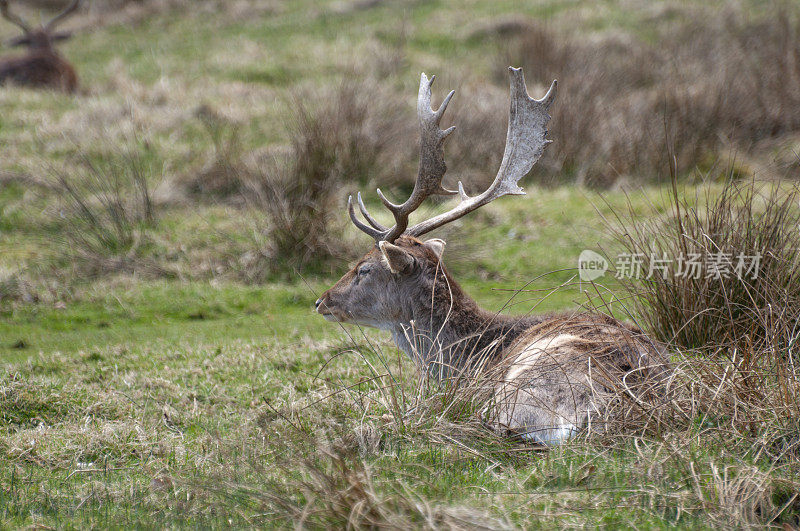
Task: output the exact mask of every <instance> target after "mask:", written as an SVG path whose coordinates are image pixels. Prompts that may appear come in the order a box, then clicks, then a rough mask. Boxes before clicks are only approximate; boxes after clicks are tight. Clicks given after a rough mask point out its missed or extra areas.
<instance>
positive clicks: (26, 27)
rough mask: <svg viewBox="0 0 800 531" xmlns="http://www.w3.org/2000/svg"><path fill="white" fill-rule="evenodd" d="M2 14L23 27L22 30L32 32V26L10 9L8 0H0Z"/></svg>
mask: <svg viewBox="0 0 800 531" xmlns="http://www.w3.org/2000/svg"><path fill="white" fill-rule="evenodd" d="M0 14H2V15H3V18H4V19H6V20H8V21H9V22H11V23H12V24H16V25H17V26H19V27H20V28H22V31H24V32H25V33H31V31H32V30H31V27H30V26H29V25H28V24H27V23H26V22H25V21H24V20H23V19H22V18H21V17H19V16H17V15H14V14H12V13H11V11H9V9H8V0H0Z"/></svg>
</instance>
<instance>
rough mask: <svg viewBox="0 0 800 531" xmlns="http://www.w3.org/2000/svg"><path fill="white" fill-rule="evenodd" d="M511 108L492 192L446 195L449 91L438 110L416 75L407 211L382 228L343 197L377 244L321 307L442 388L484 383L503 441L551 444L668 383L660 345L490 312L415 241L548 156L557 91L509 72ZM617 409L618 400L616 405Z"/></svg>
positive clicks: (592, 319)
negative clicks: (370, 334) (448, 199)
mask: <svg viewBox="0 0 800 531" xmlns="http://www.w3.org/2000/svg"><path fill="white" fill-rule="evenodd" d="M510 74H511V110H510V115H509V124H508V134H507V137H506V147H505V152H504V155H503V160H502V163H501V164H500V169H499V171H498V173H497V176H496V177H495V179H494V182H493V183H492V184H491V185H490V186H489V188H488V189H487V190H486V191H484V192H483V193H482V194H480V195H477V196H474V197H470V196H468V195H467V194H466V193H465V192H464V187H463V186H462V184H461V182H459V183H458V190H456V191H450V190H446V189H445V188H443V186H442V178H443V176H444V174H445V171H446V169H447V168H446V164H445V160H444V148H443V145H444V141H445V139H446V138H447V137H448V136H449V135H450V134H451V133H452V132H453V131H454V130H455V127H450V128H448V129H445V130H441V129H440V128H439V125H440V121H441V119H442V115H443V114H444V111H445V109H446V108H447V105H448V103H449V102H450V99H451V98H452V97H453V94H454V91H451V92H450V93H449V94H448V95H447V97H446V98H445V99H444V101H443V103H442V104H441V106H440V107H439V109H438V110H434V109H433V108H432V107H431V85H432V83H433V80H434V77H431V78H430V79H428V77H427V76H426V75H425V74H424V73H423V74H422V77H421V81H420V87H419V97H418V101H417V114H418V118H419V130H420V135H421V146H420V163H419V172H418V176H417V180H416V183H415V185H414V188H413V191H412V192H411V196H410V197H409V198H408V199H407V200H406V201H405V202H404V203H402V204H399V205H398V204H394V203H392V202H390V201H389V200H388V199H387V198H386V196H384V194H383V193H382V192H381V191H380V189H378V196H379V197H380V199H381V201H382V202H383V204H384V205H385V206H386V208H387V209H388V210H389V211H390V212H391V213H392V214H393V216H394V220H395V222H394V225H393V226H391V227H386V226H384V225H382V224H381V223H379V222H378V221H377V220H376V219H375V218H374V217H373V216H371V215H370V213H369V212H368V210H367V208H366V207H365V205H364V202H363V201H362V199H361V194H360V193H359V194H358V196H357V202H358V207H359V210H360V211H361V214H362V216H363V218H364V220H365V221H366V223H365V222H364V221H362V220H361V219H359V217H358V216H357V214H356V212H355V210H354V201H353V197H352V196H351V197H350V198H349V199H348V211H349V214H350V218H351V220H352V222H353V223H354V224H355V225H356V227H358V228H359V229H360V230H361V231H363V232H365V233H367V234H368V235H370V236H371V237H373V238H374V239H375V242H376V245H375V247H374V248H373V249H372V250H370V251H369V252H368V253H367V254H366V255H365V256H364V257H363V258H362V259H361V260H360V261H359V262H358V263H357V265H356V266H355V267H354V268H353V269H352V270H350V271H349V272H347V273H346V274H345V275H344V276H343V277H342V278H341V279H340V280H339V281H338V282H337V283H336V284H335V285H334V286H333V287H332V288H330V289H329V290H327V291H326V292H325V293H324V294H323V295H322V296H321V297H320V298H319V299H318V300H317V302H316V309H317V312H318V313H320V314H322V315H323V316H324V317H325V318H326V319H327V320H329V321H338V322H340V323H354V324H357V325H363V326H370V327H375V328H379V329H382V330H387V331H390V332H391V333H392V336H393V338H394V341H395V343H396V344H397V346H398V347H399V348H400V349H401V350H403V351H405V352H406V353H407V354H408V355H409V356H411V357H412V358H414V359H415V360H416V361H418V362H419V363H420V364H421V365H422V366H423V367H424V370H427V371H428V372H429V373H430V374H431V375H433V376H434V377H435V378H437V379H440V380H441V379H445V378H450V377H452V376H453V375H458V374H465V373H468V374H469V373H473V374H474V373H480V375H481V376H482V377H485V378H491V380H490V385H489V389H490V390H491V394H492V395H493V398H492V399H491V400H490V404H491V405H490V406H489V407H488V408H487V413H488V418H489V422H490V424H491V426H492V427H493V428H495V429H497V430H499V431H502V432H504V433H506V434H516V435H519V436H522V437H523V438H525V439H528V440H532V441H535V442H538V443H544V444H558V443H561V442H563V441H565V440H567V439H569V438H570V437H571V436H572V435H573V434H575V433H578V432H579V431H581V430H582V429H584V428H586V427H587V426H589V425H591V423H592V421H593V420H594V422H595V425H597V423H598V422H599V420H598V419H601V418H603V415H604V414H605V412H606V410H607V407H608V406H609V404H610V403H611V397H612V396H617V397H619V396H620V395H619V391H620V388H621V387H624V388H625V389H624V390H623V392H628V393H629V394H630V393H631V392H633V391H632V389H633V388H634V387H635V386H634V382H638V384H639V389H642V390H643V392H644V388H645V387H647V386H649V385H650V383H649V382H650V381H652V379H650V380H646V379H645V378H644V375H647V376H648V378H649V377H650V376H651V375H654V374H655V375H658V374H661V375H663V374H664V372H665V371H664V370H663V367H665V365H664V364H665V363H666V362H665V361H664V360H665V357H664V355H663V354H662V350H661V348H660V347H658V346H657V345H655V344H654V343H653V342H651V341H650V340H648V339H647V338H646V337H645V336H644V335H642V333H641V332H640V331H639V330H638V329H636V328H634V327H632V326H629V325H627V324H624V323H621V322H619V321H617V320H615V319H613V318H612V317H609V316H606V315H602V314H598V313H590V312H584V313H574V314H571V315H568V314H554V315H543V316H524V317H511V316H504V315H499V314H497V313H494V312H489V311H486V310H484V309H482V308H480V307H479V306H478V304H477V303H476V302H475V301H474V300H473V299H472V298H470V297H469V296H468V295H467V294H466V293H465V292H464V291H463V290H462V289H461V287H460V286H459V285H458V284H457V283H456V281H455V280H453V278H452V277H451V276H450V274H449V273H448V271H447V269H445V267H444V265H443V264H442V253H443V250H444V247H445V242H444V241H442V240H440V239H430V240H427V241H422V240H420V239H419V238H420V237H421V236H422V235H423V234H427V233H429V232H431V231H433V230H434V229H437V228H439V227H441V226H443V225H445V224H446V223H449V222H451V221H453V220H456V219H458V218H460V217H462V216H464V215H465V214H468V213H469V212H472V211H473V210H476V209H478V208H480V207H482V206H483V205H486V204H487V203H489V202H491V201H494V200H495V199H497V198H499V197H502V196H504V195H521V194H524V193H525V192H524V191H523V190H522V189H521V188H520V187H519V185H518V182H519V180H520V179H521V178H522V177H523V176H525V175H526V174H527V173H528V172H529V171H530V169H531V168H532V167H533V165H534V163H535V162H536V161H537V160H538V159H539V157H540V156H541V155H542V152H543V151H544V148H545V146H546V145H547V144H548V143H550V142H551V141H550V140H547V139H546V136H547V129H546V125H547V123H548V121H549V120H550V116H549V114H548V109H549V108H550V106H551V105H552V104H553V101H554V100H555V97H556V81H553V83H552V85H551V86H550V89H549V90H548V91H547V94H546V95H545V96H544V97H543V98H542V99H540V100H536V99H533V98H531V97H530V96H529V95H528V91H527V87H526V85H525V79H524V77H523V73H522V70H521V69H515V68H510ZM433 194H441V195H458V196H459V198H460V201H459V203H458V204H457V205H456V206H455V207H454V208H453V209H452V210H449V211H448V212H445V213H443V214H439V215H437V216H434V217H433V218H431V219H428V220H426V221H422V222H420V223H418V224H416V225H413V226H409V215H410V214H411V213H412V212H414V211H415V210H416V209H417V208H418V207H419V206H420V205H421V203H422V202H423V201H424V200H425V199H426V198H427V197H428V196H430V195H433ZM615 403H618V402H615Z"/></svg>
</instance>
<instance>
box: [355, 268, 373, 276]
mask: <svg viewBox="0 0 800 531" xmlns="http://www.w3.org/2000/svg"><path fill="white" fill-rule="evenodd" d="M369 271H370V267H369V266H367V265H363V266H361V267H359V268H358V276H360V277H363V276H365V275H366V274H367V273H369Z"/></svg>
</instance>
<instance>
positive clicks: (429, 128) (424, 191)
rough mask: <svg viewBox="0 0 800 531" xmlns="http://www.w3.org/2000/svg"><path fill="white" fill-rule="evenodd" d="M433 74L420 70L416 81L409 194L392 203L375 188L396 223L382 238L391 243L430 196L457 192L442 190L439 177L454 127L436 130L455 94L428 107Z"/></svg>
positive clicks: (452, 92)
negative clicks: (415, 140) (416, 139)
mask: <svg viewBox="0 0 800 531" xmlns="http://www.w3.org/2000/svg"><path fill="white" fill-rule="evenodd" d="M435 79H436V76H431V77H430V79H428V76H426V75H425V73H424V72H423V73H422V75H421V76H420V80H419V95H418V96H417V118H418V119H419V135H420V146H419V170H418V171H417V180H416V181H415V182H414V189H413V190H412V191H411V196H410V197H409V198H408V199H407V200H406V201H405V202H404V203H403V204H401V205H395V204H394V203H392V202H391V201H389V200H388V199H386V197H385V196H384V195H383V192H381V190H380V189H378V196H379V197H380V198H381V201H383V204H384V205H386V208H388V209H389V210H390V211H391V212H392V214H393V215H394V219H395V225H394V227H392V229H391V231H389V232H388V234H387V235H386V237H385V239H386V241H389V242H392V241H394V240H395V239H397V237H398V236H400V235H401V234H403V233H404V232H405V230H406V228H407V227H408V216H409V215H410V214H411V213H412V212H414V211H415V210H416V209H417V208H419V206H420V205H421V204H422V202H423V201H425V199H427V198H428V197H430V196H431V195H452V194H454V193H456V192H452V191H450V190H445V189H444V188H443V187H442V178H444V174H445V172H447V164H446V163H445V160H444V141H445V140H446V139H447V137H448V136H450V135H451V134H452V133H453V131H455V130H456V128H455V126H453V127H449V128H447V129H445V130H441V129H439V124H440V123H441V121H442V116H444V112H445V110H447V105H448V104H449V103H450V100H451V99H452V98H453V95H454V94H455V91H454V90H451V91H450V93H449V94H448V95H447V96H446V97H445V98H444V100H443V101H442V104H441V105H440V106H439V108H438V109H436V110H433V107H432V106H431V86H432V85H433V82H434V80H435Z"/></svg>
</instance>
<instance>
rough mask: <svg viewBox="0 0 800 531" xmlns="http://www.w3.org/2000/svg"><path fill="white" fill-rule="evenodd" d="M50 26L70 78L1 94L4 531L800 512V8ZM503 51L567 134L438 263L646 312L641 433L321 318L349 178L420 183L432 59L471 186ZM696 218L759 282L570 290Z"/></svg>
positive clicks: (175, 15) (519, 7)
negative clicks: (533, 401)
mask: <svg viewBox="0 0 800 531" xmlns="http://www.w3.org/2000/svg"><path fill="white" fill-rule="evenodd" d="M34 4H35V5H34ZM52 4H53V2H49V1H48V2H31V3H30V5H28V6H25V7H22V8H20V9H19V11H20V12H22V13H24V14H25V15H26V16H28V17H30V19H32V20H35V19H36V17H38V16H39V15H38V13H39V10H40V9H45V10H46V9H47V8H48V7H52ZM68 26H69V27H70V29H74V30H75V32H76V33H75V36H74V38H73V39H72V40H70V41H68V42H66V43H64V44H63V45H61V46H60V47H59V49H60V50H61V52H62V53H63V55H64V56H65V57H68V58H69V60H70V61H71V62H72V63H73V64H74V65H75V67H76V70H77V71H78V73H79V75H80V80H81V90H80V92H79V93H78V94H75V95H65V94H59V93H54V92H48V91H36V90H32V89H26V88H22V87H11V86H3V87H0V527H3V528H21V527H39V528H86V527H100V528H129V527H134V526H136V527H190V526H191V527H230V526H233V527H292V526H296V527H301V528H302V527H310V528H331V527H332V528H339V527H346V526H351V527H353V528H363V527H388V528H399V527H406V528H407V527H423V528H458V529H462V528H463V529H474V528H484V529H498V528H503V529H505V528H518V527H519V528H552V527H565V528H573V527H635V528H642V527H646V528H662V527H664V528H666V527H686V528H718V527H737V528H750V527H763V526H775V527H780V526H784V528H796V527H797V526H798V525H800V496H799V495H798V493H800V481H798V479H797V478H798V474H799V473H800V459H799V458H798V456H799V455H800V454H799V453H798V445H799V444H800V431H798V430H800V425H798V421H797V419H798V418H800V416H798V414H799V413H800V411H799V410H800V386H798V379H797V377H798V376H800V374H798V371H800V368H795V360H797V359H798V358H797V354H796V333H795V329H794V325H795V324H796V323H797V321H798V315H800V306H797V305H796V304H795V303H800V293H799V292H798V288H796V287H793V286H795V285H800V283H798V282H796V281H797V280H798V279H797V278H796V274H795V273H794V271H796V270H798V268H797V267H795V266H796V265H797V262H796V261H795V260H796V258H797V247H800V245H798V246H794V244H795V243H796V242H797V238H798V237H800V236H798V233H797V230H796V227H797V226H798V225H797V221H798V217H797V215H798V203H797V197H798V196H797V195H796V194H797V188H796V185H795V181H794V180H793V179H794V178H796V175H797V170H798V165H799V164H800V159H798V156H797V152H798V151H797V150H798V148H799V147H800V135H798V132H800V88H798V87H800V84H798V83H800V37H798V35H799V34H798V31H800V12H799V11H798V10H797V8H796V6H793V5H792V4H790V3H786V4H780V5H777V6H776V5H766V4H765V3H762V2H755V1H753V2H740V3H736V4H735V5H734V4H732V3H726V2H677V1H675V2H672V1H663V2H661V1H660V2H617V1H604V2H584V1H576V2H556V1H536V2H533V1H531V2H519V1H491V0H471V1H469V2H459V3H456V2H445V1H402V0H385V1H383V2H372V1H364V0H352V1H325V2H312V1H310V0H300V1H280V0H235V1H230V2H219V1H213V0H200V1H188V0H141V1H129V2H125V1H122V0H120V1H114V2H107V3H102V4H101V3H99V2H95V3H91V4H90V5H89V7H88V8H87V9H86V10H85V11H84V12H82V13H81V14H80V15H78V16H76V17H74V18H73V19H71V20H70V22H69V24H68ZM15 31H16V30H15V28H14V27H13V26H11V25H9V24H6V23H4V22H0V39H2V40H3V41H5V40H6V39H7V38H10V37H12V36H14V35H15V34H16V33H15ZM509 64H514V65H521V66H523V67H524V68H525V72H526V78H527V81H528V85H529V90H530V91H531V93H532V94H535V95H538V96H541V95H542V94H543V93H544V90H546V87H547V86H548V85H549V82H550V81H551V80H552V78H556V77H557V78H558V79H559V83H560V90H561V92H560V95H559V100H558V101H557V103H556V107H555V108H554V111H553V121H552V122H551V128H550V138H552V139H553V140H554V144H552V145H551V146H550V147H549V148H548V151H547V152H546V155H545V157H544V158H543V159H542V160H541V161H540V162H539V164H537V166H536V167H535V168H534V170H533V171H532V172H531V174H530V175H529V176H528V177H527V178H526V179H524V180H523V181H522V184H523V186H524V188H525V189H526V192H527V195H526V196H521V197H510V198H504V199H502V200H500V201H497V202H495V203H493V204H491V205H489V206H488V207H486V208H484V209H481V210H480V211H478V212H476V213H474V214H472V215H471V216H468V217H466V218H464V219H463V220H460V221H459V222H457V223H455V224H453V225H452V226H450V227H447V228H445V229H443V230H441V231H439V233H438V234H437V236H439V237H442V238H444V239H446V240H447V242H448V244H447V248H446V251H445V256H444V258H445V263H446V264H447V266H448V268H449V269H450V270H451V272H452V273H453V274H454V276H455V277H456V278H457V279H458V280H459V282H460V283H461V284H462V285H463V287H464V288H465V289H466V290H467V291H468V292H469V294H470V295H472V296H473V297H474V298H475V299H477V300H478V301H479V302H480V303H481V304H482V305H484V306H485V307H486V308H489V309H492V310H497V311H500V310H502V311H504V312H508V313H512V314H525V313H528V312H550V311H556V310H575V309H580V308H591V309H598V310H601V311H606V312H613V313H614V314H615V315H616V316H617V317H619V318H622V319H628V320H633V321H635V322H637V323H639V324H641V325H642V326H643V327H644V328H645V329H646V330H647V331H648V332H651V333H653V334H654V335H655V336H656V337H658V338H659V339H662V340H665V341H670V340H674V342H672V343H671V345H670V346H671V348H672V349H673V351H674V353H675V355H674V360H673V361H674V362H675V364H676V367H678V369H679V370H678V373H677V374H678V376H677V379H676V382H678V383H676V388H677V389H678V390H677V391H676V394H675V395H674V396H673V400H672V402H671V403H669V404H665V405H664V406H663V408H661V410H660V411H657V412H656V411H648V412H647V415H645V416H647V419H646V420H644V421H632V422H631V425H630V426H626V427H625V428H624V429H620V430H618V431H616V432H609V433H605V434H600V435H592V436H588V437H584V436H582V437H578V438H576V439H575V440H574V441H572V442H570V443H569V444H565V445H563V446H560V447H557V448H552V449H544V448H541V447H532V446H529V445H526V444H524V443H523V442H521V441H516V440H510V439H505V438H501V437H498V436H497V435H495V434H494V433H492V432H490V431H489V430H486V429H485V428H483V426H481V425H480V423H479V422H477V421H476V420H475V415H474V411H473V410H472V409H471V406H470V404H466V405H465V404H463V403H461V402H459V401H458V398H459V397H458V393H457V392H455V391H454V390H452V389H449V388H447V386H437V385H436V384H434V383H433V382H430V381H428V380H427V379H425V378H423V377H420V375H419V373H418V371H417V370H416V368H415V367H414V365H413V363H412V362H411V361H410V360H408V359H406V358H405V357H403V355H402V354H401V353H400V352H399V351H398V350H397V348H396V347H395V346H394V344H393V343H392V342H391V341H390V338H389V337H388V336H387V335H386V334H382V333H379V332H377V331H372V330H362V329H359V328H357V327H345V326H337V325H336V324H333V323H328V322H325V321H324V320H323V319H322V318H321V316H319V315H317V314H316V313H315V312H314V311H313V303H314V301H315V300H316V299H317V297H318V296H319V294H320V293H321V292H322V291H324V290H325V289H327V288H328V287H329V286H330V285H332V283H333V282H335V281H336V279H338V278H339V276H341V274H343V273H344V272H345V271H346V270H347V268H348V267H349V264H351V263H352V262H353V261H354V260H356V259H357V258H358V257H359V255H360V254H361V253H362V252H366V251H367V250H368V248H369V246H370V245H371V242H370V241H369V240H368V238H366V237H364V235H363V234H361V233H359V232H358V231H356V230H355V229H354V228H353V227H352V226H350V225H349V221H348V220H347V219H346V218H347V216H346V208H345V204H346V198H347V194H349V193H354V192H355V191H358V190H360V191H362V192H363V193H364V196H365V198H366V199H367V201H368V203H369V205H370V206H374V207H375V208H373V211H377V210H379V208H378V205H379V203H378V201H377V199H376V196H375V195H374V193H373V192H374V188H375V187H376V186H380V187H382V189H384V190H389V191H390V195H391V196H392V197H394V198H402V197H404V196H405V195H406V194H408V193H409V191H410V187H411V185H412V184H413V177H414V176H415V174H416V164H417V153H416V151H417V145H416V142H417V138H416V124H415V121H414V119H415V117H414V104H415V97H416V91H417V83H418V81H419V73H420V72H422V71H424V72H426V73H429V74H436V75H437V81H436V85H434V94H435V99H437V101H440V99H441V98H442V97H443V96H444V95H445V94H446V93H447V91H448V90H449V89H451V88H452V89H455V90H456V91H457V93H456V97H455V99H454V100H453V103H452V104H451V107H450V115H449V120H451V123H454V124H455V125H457V127H458V130H457V132H456V133H455V135H454V136H453V137H452V139H451V140H450V141H449V143H448V146H447V150H446V153H447V156H448V165H449V172H448V177H446V182H451V181H452V182H455V179H463V180H464V183H465V185H466V187H467V188H468V190H470V191H475V190H480V189H481V187H485V186H486V184H487V183H488V182H489V181H490V180H491V179H492V178H493V176H494V172H495V171H496V168H497V166H498V165H499V162H500V157H501V156H502V155H501V154H502V150H503V142H504V139H505V127H506V119H507V105H508V100H507V98H508V95H507V80H506V78H505V77H504V76H505V74H504V72H505V68H506V67H507V66H508V65H509ZM748 190H754V192H753V193H752V194H751V195H748ZM726 194H727V195H726ZM720 197H722V198H726V197H727V198H728V199H727V200H721V199H720ZM676 205H677V210H676ZM425 208H426V209H427V210H426V211H425V213H431V212H436V211H439V210H445V209H446V208H447V203H445V202H438V203H437V202H433V203H432V204H430V205H428V206H426V207H425ZM692 209H696V212H697V216H695V217H692V216H691V215H690V214H691V213H692V212H694V211H693V210H692ZM676 212H677V214H676V215H674V216H673V214H674V213H676ZM681 212H683V214H681ZM726 212H735V213H736V215H730V216H727V215H726V214H725V213H726ZM682 215H683V216H685V217H681V216H682ZM675 220H684V223H686V225H685V226H684V225H681V224H680V223H677V224H676V223H674V221H675ZM711 221H715V222H718V223H717V224H716V225H715V224H714V223H711ZM676 227H677V228H676ZM687 227H688V228H687ZM694 229H696V230H697V232H696V233H694V232H692V230H694ZM684 233H692V234H693V235H694V236H697V235H698V234H699V236H698V237H697V238H696V240H695V241H699V242H702V241H704V240H703V235H704V234H705V235H709V241H713V243H714V245H717V244H718V243H719V244H720V245H723V244H724V245H727V247H725V248H726V249H729V250H730V251H731V252H734V251H740V250H742V251H751V248H752V247H753V246H758V247H759V248H760V249H762V250H765V251H769V252H770V253H771V254H770V256H772V258H773V259H772V261H769V262H768V267H766V266H765V267H766V269H765V270H764V271H765V276H764V282H763V283H762V284H758V286H756V285H755V284H754V285H753V286H752V287H753V290H755V291H754V292H757V293H756V295H753V292H750V291H748V290H745V292H746V293H740V292H737V291H735V290H734V291H730V290H728V289H727V288H725V287H724V286H723V287H722V288H720V287H719V286H716V285H715V284H713V283H705V284H703V285H690V284H678V285H675V284H670V283H661V284H660V283H658V282H650V283H643V282H625V281H618V280H617V279H615V278H614V276H613V275H612V274H611V272H610V273H609V274H607V275H606V276H605V277H603V278H602V279H600V280H598V281H597V282H596V283H595V284H594V285H587V284H586V283H583V284H580V285H579V283H578V281H577V278H576V277H577V271H576V265H577V259H578V256H579V254H580V253H581V251H583V250H584V249H591V250H595V251H597V252H599V253H602V254H604V255H605V256H607V257H609V260H610V261H611V262H612V263H613V258H614V257H615V256H617V253H619V252H623V251H635V252H644V253H649V252H650V251H659V252H661V251H664V250H668V251H676V252H677V251H679V250H680V249H679V246H677V244H676V242H678V241H680V239H681V238H682V237H683V236H682V235H683V234H684ZM720 242H722V243H720ZM698 245H702V243H701V244H698ZM715 290H717V291H715ZM665 294H666V295H665ZM665 296H667V297H669V299H670V300H673V299H674V300H679V301H681V302H680V306H679V307H678V306H671V305H670V304H666V303H664V297H665ZM734 297H739V299H736V301H741V300H745V299H746V300H747V301H750V302H747V303H744V304H742V305H741V306H736V305H735V304H734V302H736V301H734V300H733V299H734ZM731 301H733V302H731ZM715 305H716V306H715ZM744 307H747V308H744ZM776 307H780V308H782V311H781V312H778V313H773V310H774V308H776ZM659 308H661V310H659ZM676 308H677V309H679V310H681V311H676ZM709 308H711V309H712V310H713V309H715V308H717V309H720V311H719V312H714V311H708V309H709ZM743 308H744V309H743ZM751 308H752V311H750V309H751ZM734 314H735V315H734ZM700 315H701V316H705V317H704V318H705V319H706V320H703V319H701V318H698V319H695V317H696V316H700ZM687 322H688V323H692V322H697V323H700V325H698V326H695V327H684V326H683V325H684V324H685V323H687ZM676 323H677V326H675V325H676ZM687 330H689V331H691V333H692V334H693V335H691V337H689V336H688V335H687V334H688V332H686V331H687ZM684 332H686V333H684ZM682 334H683V335H682ZM684 336H686V337H684ZM694 341H699V342H700V343H699V344H698V343H693V342H694ZM454 397H455V399H454ZM453 404H456V406H457V407H454V406H453Z"/></svg>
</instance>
